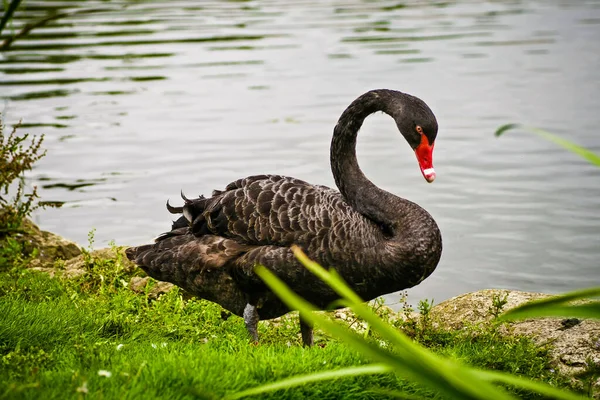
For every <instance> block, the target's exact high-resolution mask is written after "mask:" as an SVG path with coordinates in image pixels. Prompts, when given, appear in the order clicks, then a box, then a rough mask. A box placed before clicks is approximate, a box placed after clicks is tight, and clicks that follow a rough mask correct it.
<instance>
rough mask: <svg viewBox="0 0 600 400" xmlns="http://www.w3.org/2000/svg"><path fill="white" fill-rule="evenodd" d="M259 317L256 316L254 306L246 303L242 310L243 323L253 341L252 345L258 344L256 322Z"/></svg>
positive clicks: (256, 311) (256, 312)
mask: <svg viewBox="0 0 600 400" xmlns="http://www.w3.org/2000/svg"><path fill="white" fill-rule="evenodd" d="M259 320H260V317H259V316H258V310H257V309H256V306H253V305H252V304H250V303H248V304H246V307H245V308H244V322H245V323H246V329H247V330H248V333H249V334H250V336H251V337H252V340H254V343H258V321H259Z"/></svg>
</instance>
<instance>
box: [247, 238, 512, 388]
mask: <svg viewBox="0 0 600 400" xmlns="http://www.w3.org/2000/svg"><path fill="white" fill-rule="evenodd" d="M296 251H298V250H296ZM302 260H306V259H302ZM311 263H312V262H311ZM307 268H309V269H311V270H317V271H318V273H319V274H320V275H322V276H323V277H324V278H325V279H326V280H327V281H330V282H332V288H333V289H334V290H337V291H342V292H347V291H351V289H350V288H348V287H347V286H346V287H345V289H342V288H341V287H340V282H339V281H338V280H337V278H336V277H335V276H332V274H330V273H328V272H327V271H325V270H324V269H323V268H322V267H320V266H319V265H318V264H316V263H312V264H311V265H310V266H308V265H307ZM255 271H256V274H257V275H258V276H260V277H261V278H262V279H263V280H264V281H265V282H266V283H267V285H268V286H269V287H270V288H271V289H272V290H273V292H275V294H277V295H278V296H279V297H280V298H281V299H282V300H283V302H284V303H285V304H286V305H287V306H288V307H290V308H291V309H295V310H299V311H300V312H301V313H302V314H303V317H304V318H305V319H307V320H308V321H309V322H312V323H314V324H316V325H319V326H320V327H321V328H322V329H323V330H325V331H327V332H329V333H330V334H333V335H335V336H337V337H338V338H340V339H341V340H343V341H345V342H346V343H348V344H350V345H351V346H352V347H353V348H354V349H355V350H357V351H360V352H361V353H362V354H363V355H365V356H366V357H369V358H371V359H373V360H376V361H378V362H382V363H385V364H386V365H387V366H389V367H390V369H392V370H393V371H394V372H396V373H397V374H398V375H400V376H402V377H405V378H408V379H411V380H412V381H415V382H420V383H421V384H423V385H426V386H428V387H430V388H431V389H433V390H435V391H438V392H440V393H441V394H445V395H446V396H447V397H449V398H456V399H482V400H483V399H489V398H490V397H489V396H490V395H493V398H494V399H513V397H512V396H510V395H508V394H507V393H506V392H505V391H503V390H502V389H500V388H497V387H495V386H493V385H491V384H489V383H487V382H485V381H481V380H478V379H476V378H475V377H474V376H473V375H472V374H471V370H470V368H468V367H464V366H462V365H460V364H458V363H455V362H453V361H451V360H448V359H445V358H442V357H440V356H437V355H435V354H433V353H431V352H429V351H427V350H426V349H424V348H422V347H421V346H420V345H418V344H416V343H414V342H412V341H411V340H410V339H408V338H407V337H406V336H404V335H403V334H402V333H400V332H399V331H396V330H395V329H394V328H393V327H391V326H390V325H387V324H385V323H384V322H383V321H381V320H380V319H379V318H378V317H377V316H375V315H374V314H372V313H370V311H369V310H368V308H367V307H365V306H364V305H363V304H353V305H352V309H353V310H354V311H355V312H356V313H357V314H358V315H360V316H367V317H369V320H367V322H369V323H372V322H374V323H372V326H373V328H374V329H377V327H376V325H377V326H381V325H383V326H387V327H388V328H389V330H391V331H393V332H394V335H391V336H392V337H395V338H396V339H397V338H398V337H400V338H401V340H399V341H397V346H396V349H395V350H396V352H395V353H391V352H390V351H388V350H385V349H382V348H380V347H379V346H377V345H375V344H374V343H371V342H369V341H367V340H365V339H364V338H362V337H361V336H359V335H357V334H356V333H354V332H352V331H349V330H348V329H346V328H345V327H343V326H341V325H339V324H337V323H335V322H333V321H331V320H330V319H328V318H326V317H324V316H322V315H319V314H316V313H314V312H311V311H316V308H315V307H314V306H313V305H311V304H310V303H308V302H307V301H306V300H304V299H302V298H301V297H300V296H298V295H297V294H295V293H293V292H292V291H291V290H290V289H289V288H288V287H287V285H285V284H284V283H283V282H282V281H281V280H279V279H278V278H277V277H276V276H275V275H274V274H273V273H272V272H270V271H269V270H268V269H267V268H265V267H263V266H258V267H257V268H256V269H255ZM350 296H351V297H354V298H356V297H357V295H356V294H355V293H354V292H351V293H350ZM370 314H372V316H373V317H374V318H370V317H371V315H370ZM388 334H389V332H388ZM396 335H397V336H396Z"/></svg>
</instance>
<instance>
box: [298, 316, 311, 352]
mask: <svg viewBox="0 0 600 400" xmlns="http://www.w3.org/2000/svg"><path fill="white" fill-rule="evenodd" d="M300 333H301V334H302V343H304V345H305V346H312V345H313V325H312V323H310V322H308V321H306V320H305V319H304V318H302V313H301V314H300Z"/></svg>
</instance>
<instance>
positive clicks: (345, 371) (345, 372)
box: [226, 364, 393, 400]
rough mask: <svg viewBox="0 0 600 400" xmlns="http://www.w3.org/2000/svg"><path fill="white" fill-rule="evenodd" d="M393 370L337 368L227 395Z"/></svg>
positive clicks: (236, 396) (381, 367) (237, 396)
mask: <svg viewBox="0 0 600 400" xmlns="http://www.w3.org/2000/svg"><path fill="white" fill-rule="evenodd" d="M390 372H393V371H392V369H391V368H390V367H388V366H387V365H385V364H371V365H365V366H361V367H349V368H342V369H336V370H333V371H324V372H318V373H313V374H307V375H298V376H294V377H291V378H287V379H282V380H280V381H277V382H274V383H269V384H266V385H263V386H259V387H254V388H251V389H247V390H244V391H242V392H238V393H235V394H233V395H230V396H228V397H226V398H227V399H229V400H235V399H240V398H242V397H246V396H252V395H257V394H263V393H267V392H274V391H276V390H281V389H289V388H292V387H294V386H300V385H304V384H306V383H313V382H319V381H325V380H332V379H338V378H344V377H351V376H360V375H373V374H385V373H390Z"/></svg>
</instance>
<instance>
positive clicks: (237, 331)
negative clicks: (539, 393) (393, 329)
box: [0, 249, 567, 399]
mask: <svg viewBox="0 0 600 400" xmlns="http://www.w3.org/2000/svg"><path fill="white" fill-rule="evenodd" d="M13 250H16V249H13ZM18 259H19V257H17V260H18ZM24 265H26V260H21V261H20V262H17V263H16V264H13V265H8V264H6V263H4V265H3V266H0V316H2V317H1V318H0V398H10V399H39V398H44V399H63V398H84V397H85V398H90V399H121V398H123V399H136V398H157V399H163V398H164V399H166V398H169V399H192V398H208V399H211V398H222V397H223V396H226V395H232V394H234V393H236V392H240V391H242V390H246V389H250V388H253V387H257V386H260V385H264V384H267V383H271V382H276V381H280V380H282V379H284V378H287V377H293V376H297V375H303V374H307V373H312V372H324V371H331V370H335V369H341V368H348V367H352V366H355V367H356V366H358V367H360V366H367V365H369V364H371V363H372V360H370V359H368V358H366V357H365V356H363V355H361V354H360V352H359V351H357V350H353V349H352V348H351V347H350V346H347V345H346V344H344V343H342V342H340V341H337V340H335V339H333V338H331V337H329V336H327V335H325V334H324V333H323V332H319V331H318V332H317V343H318V345H317V346H315V347H313V348H304V347H302V346H301V340H300V337H299V328H298V322H297V318H295V317H291V316H290V317H285V318H283V320H282V321H281V322H280V323H277V324H270V323H261V324H260V327H259V329H260V337H261V343H260V344H258V345H254V344H251V343H250V341H249V339H248V336H247V333H246V329H245V326H244V323H243V321H242V319H241V318H238V317H235V316H231V317H229V318H223V317H222V310H221V308H220V307H219V306H217V305H215V304H212V303H209V302H206V301H203V300H198V299H196V298H190V299H186V296H185V295H184V294H183V293H182V292H181V291H179V290H177V289H175V290H172V291H170V292H169V293H167V294H165V295H163V296H161V297H160V298H159V299H158V300H152V299H151V296H150V295H149V290H150V287H148V288H147V290H146V292H145V293H135V292H133V291H132V290H131V289H130V288H129V287H128V285H127V283H128V282H129V278H130V277H131V276H132V275H134V274H140V272H139V271H138V270H129V269H128V268H127V267H125V266H124V265H121V264H120V262H119V261H118V259H117V260H94V259H93V258H91V257H90V259H89V262H88V266H87V269H88V272H87V274H86V275H85V276H84V277H82V278H78V279H70V280H67V279H61V278H50V277H49V276H48V275H47V274H45V273H42V272H37V271H30V270H27V269H25V268H24ZM395 324H396V326H397V327H399V328H401V327H402V325H403V324H402V323H400V322H395ZM413 329H414V327H413ZM420 329H422V330H427V332H420V334H419V335H418V336H419V337H421V338H426V342H427V344H428V345H429V346H430V347H431V348H433V349H435V351H436V352H437V353H439V354H441V355H446V356H453V357H457V358H458V359H460V360H461V361H463V362H465V363H467V364H471V365H473V366H479V367H491V368H494V369H498V370H503V371H509V372H513V373H517V374H521V375H524V376H530V377H534V378H537V379H541V380H543V381H546V382H551V383H553V384H555V385H560V386H564V385H566V384H567V383H566V380H565V379H562V378H560V377H558V376H556V374H553V373H552V372H551V368H550V366H549V365H548V357H547V353H546V351H545V350H544V349H539V348H537V347H535V346H534V345H533V344H532V343H531V342H530V341H528V340H526V339H507V338H502V337H500V336H499V335H498V334H497V333H496V332H495V330H494V329H491V328H490V329H483V330H480V331H478V333H476V334H475V331H469V332H462V333H451V332H450V333H449V332H443V331H438V330H435V329H433V328H432V327H431V326H426V327H421V328H420ZM369 332H370V334H369V335H368V337H367V340H368V341H369V342H370V343H371V344H377V345H379V346H383V347H389V346H390V344H389V342H387V341H385V340H383V338H382V337H379V336H377V334H376V333H374V332H372V331H369ZM473 335H475V336H474V338H473ZM424 340H425V339H424ZM104 371H108V372H109V373H110V377H107V376H104V375H107V373H106V372H104ZM398 390H401V391H404V392H406V393H412V394H415V395H417V396H420V397H425V398H440V397H436V395H435V394H433V393H432V392H431V391H429V390H426V389H424V388H422V387H421V386H418V385H417V384H415V383H411V382H407V381H405V380H402V379H400V378H398V377H397V376H396V375H394V374H375V375H373V374H371V375H362V376H355V377H352V376H350V377H345V378H344V379H337V380H327V381H323V382H318V383H314V384H311V385H303V386H298V387H294V388H290V389H286V390H279V391H273V392H270V393H263V394H261V395H259V396H255V398H265V399H303V398H319V399H379V398H386V397H387V395H386V394H385V393H388V392H391V391H398ZM520 394H521V395H523V396H524V398H538V397H536V396H535V395H531V394H528V393H525V392H523V393H520Z"/></svg>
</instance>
